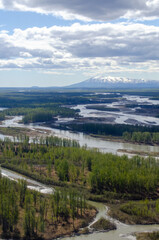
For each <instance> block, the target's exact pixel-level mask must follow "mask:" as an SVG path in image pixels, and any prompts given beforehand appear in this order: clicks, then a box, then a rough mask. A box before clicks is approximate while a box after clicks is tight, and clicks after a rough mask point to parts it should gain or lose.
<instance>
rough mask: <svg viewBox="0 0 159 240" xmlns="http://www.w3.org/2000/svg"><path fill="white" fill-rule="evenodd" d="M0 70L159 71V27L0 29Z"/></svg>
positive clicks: (114, 26)
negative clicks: (12, 30)
mask: <svg viewBox="0 0 159 240" xmlns="http://www.w3.org/2000/svg"><path fill="white" fill-rule="evenodd" d="M0 68H1V69H6V68H7V69H11V68H18V69H39V70H40V69H41V70H43V71H45V72H48V73H49V72H50V73H51V72H58V71H59V70H62V69H63V70H65V69H67V72H69V71H70V72H72V71H82V72H84V73H87V72H88V71H89V72H94V73H98V72H99V73H101V72H106V71H107V72H108V71H109V72H121V71H132V72H133V71H139V72H140V71H145V72H146V71H147V72H151V71H152V72H157V71H159V27H155V26H147V25H144V24H135V23H133V24H125V23H118V24H110V23H107V24H104V23H103V24H87V25H80V24H73V25H72V26H69V27H68V26H67V27H66V26H65V27H64V26H63V27H59V26H53V27H51V28H46V27H44V28H37V27H36V28H28V29H26V30H20V29H15V30H14V32H13V34H11V35H10V34H9V33H8V32H5V31H1V32H0Z"/></svg>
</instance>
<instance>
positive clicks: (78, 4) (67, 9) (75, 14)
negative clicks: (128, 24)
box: [0, 0, 159, 21]
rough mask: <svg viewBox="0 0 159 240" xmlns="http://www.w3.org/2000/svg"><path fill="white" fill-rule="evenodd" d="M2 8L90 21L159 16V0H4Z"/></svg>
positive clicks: (0, 4)
mask: <svg viewBox="0 0 159 240" xmlns="http://www.w3.org/2000/svg"><path fill="white" fill-rule="evenodd" d="M0 8H1V9H8V10H18V11H33V12H37V13H44V14H53V15H56V16H62V17H63V18H65V19H81V20H87V21H89V20H101V21H105V20H111V19H117V18H121V17H126V18H135V17H137V18H145V17H148V18H152V17H153V18H154V17H159V0H133V1H128V0H111V1H110V0H98V1H96V0H87V1H85V0H74V1H72V0H34V1H32V0H23V1H21V0H0Z"/></svg>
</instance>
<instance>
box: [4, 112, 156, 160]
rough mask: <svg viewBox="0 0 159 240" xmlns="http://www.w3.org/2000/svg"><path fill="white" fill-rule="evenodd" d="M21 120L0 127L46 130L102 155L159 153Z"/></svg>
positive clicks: (5, 123)
mask: <svg viewBox="0 0 159 240" xmlns="http://www.w3.org/2000/svg"><path fill="white" fill-rule="evenodd" d="M21 119H22V117H21V116H16V117H13V118H11V119H7V120H5V121H3V122H2V125H0V127H20V128H29V129H31V130H34V131H41V132H44V133H45V131H46V130H49V132H50V136H51V135H53V136H57V137H60V138H68V139H71V140H76V141H77V142H79V144H80V146H87V148H91V149H92V148H95V149H98V150H99V151H101V152H104V153H113V154H118V155H123V154H124V153H122V152H120V151H119V149H121V150H124V149H126V150H129V151H136V152H137V151H142V152H147V153H148V154H150V153H151V152H156V153H157V152H159V147H158V146H150V145H143V144H141V145H136V144H132V143H122V142H112V141H105V140H103V139H99V138H95V137H91V136H89V135H87V134H84V133H75V132H71V131H66V130H59V129H56V128H49V127H44V126H40V125H38V124H26V125H24V124H21V123H18V122H19V121H20V120H21ZM4 137H5V136H4V135H0V138H2V139H4ZM127 155H128V156H131V154H127Z"/></svg>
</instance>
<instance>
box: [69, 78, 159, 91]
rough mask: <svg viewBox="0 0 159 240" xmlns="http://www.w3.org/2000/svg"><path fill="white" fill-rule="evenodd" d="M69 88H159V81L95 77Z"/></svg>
mask: <svg viewBox="0 0 159 240" xmlns="http://www.w3.org/2000/svg"><path fill="white" fill-rule="evenodd" d="M67 88H81V89H82V88H87V89H88V88H108V89H130V88H131V89H136V88H137V89H141V88H151V89H152V88H159V81H155V80H143V79H129V78H124V77H98V76H97V77H93V78H90V79H88V80H85V81H83V82H80V83H76V84H72V85H70V86H67Z"/></svg>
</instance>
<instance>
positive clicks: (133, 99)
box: [72, 95, 159, 125]
mask: <svg viewBox="0 0 159 240" xmlns="http://www.w3.org/2000/svg"><path fill="white" fill-rule="evenodd" d="M126 104H144V105H151V104H152V105H159V100H150V99H149V98H147V97H140V96H130V95H123V96H122V98H121V100H119V101H116V102H113V103H101V104H79V105H77V106H74V107H72V109H75V110H80V115H81V116H82V117H84V118H88V117H89V118H105V119H106V122H108V120H109V119H111V120H110V122H111V121H112V122H113V121H114V123H116V124H127V123H128V120H129V121H131V123H132V122H134V124H141V125H159V118H156V117H151V116H143V115H140V114H135V113H134V112H135V110H136V109H137V107H136V108H130V109H129V111H128V109H126V108H125V105H126ZM92 105H96V106H100V105H102V106H106V107H108V108H118V109H119V110H120V111H119V112H114V111H112V112H111V111H100V110H95V109H89V106H92ZM112 119H113V120H112ZM103 121H104V120H103Z"/></svg>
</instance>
